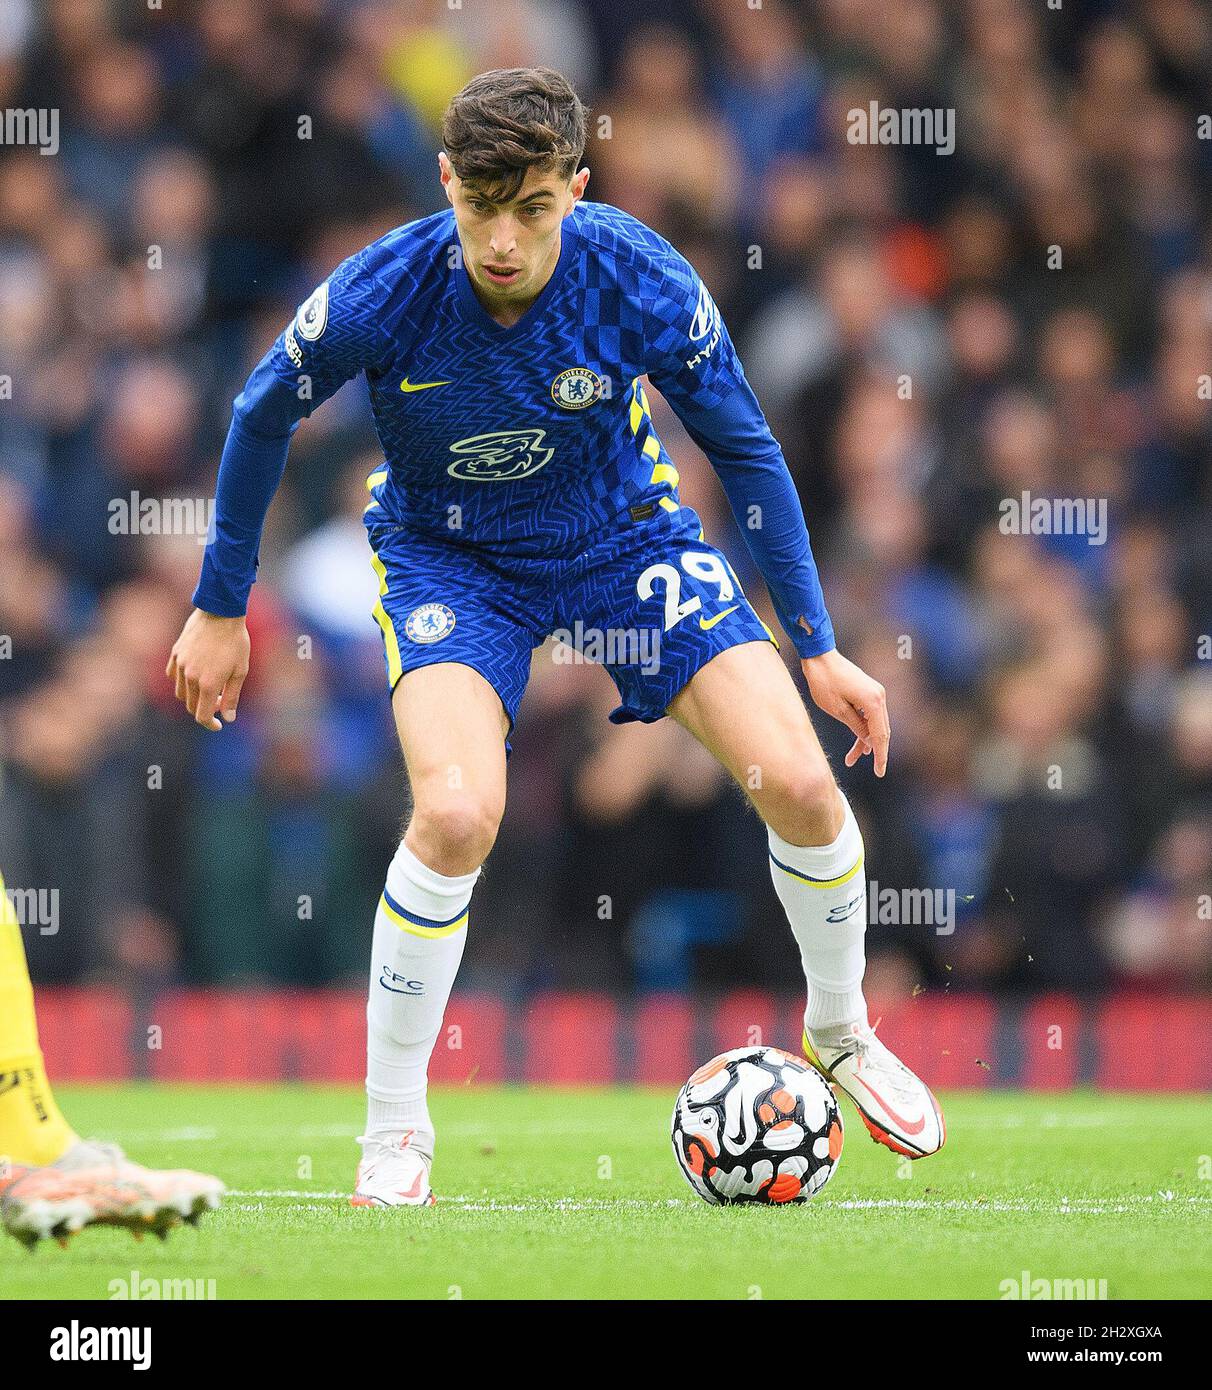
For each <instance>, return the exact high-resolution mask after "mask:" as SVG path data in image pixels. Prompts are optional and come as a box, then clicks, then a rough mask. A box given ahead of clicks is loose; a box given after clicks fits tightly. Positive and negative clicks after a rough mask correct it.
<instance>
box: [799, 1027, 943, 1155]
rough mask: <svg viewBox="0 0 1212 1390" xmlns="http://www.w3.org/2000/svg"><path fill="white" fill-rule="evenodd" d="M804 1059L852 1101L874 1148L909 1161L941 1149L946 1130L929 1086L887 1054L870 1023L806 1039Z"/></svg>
mask: <svg viewBox="0 0 1212 1390" xmlns="http://www.w3.org/2000/svg"><path fill="white" fill-rule="evenodd" d="M804 1055H805V1056H806V1057H807V1058H808V1060H809V1061H810V1062H811V1063H812V1065H813V1066H814V1067H815V1068H816V1069H817V1071H819V1072H820V1073H821V1075H822V1076H823V1077H824V1078H825V1080H826V1081H829V1082H831V1083H832V1084H833V1085H834V1086H836V1087H837V1088H838V1089H839V1090H842V1091H845V1093H846V1094H847V1095H848V1096H849V1097H850V1099H851V1100H852V1101H853V1102H854V1104H855V1106H856V1107H857V1109H858V1112H859V1115H860V1117H861V1119H862V1121H863V1123H864V1124H865V1125H866V1126H867V1128H868V1130H869V1131H870V1133H871V1137H872V1139H874V1140H875V1141H876V1143H877V1144H884V1145H885V1146H886V1147H888V1148H890V1149H892V1150H893V1151H894V1152H895V1153H898V1154H904V1155H905V1156H906V1157H907V1158H925V1157H926V1156H927V1155H928V1154H932V1153H937V1152H938V1151H939V1149H941V1148H942V1147H943V1141H944V1140H945V1139H946V1137H947V1129H946V1126H945V1125H944V1123H943V1112H942V1110H941V1109H940V1108H939V1103H938V1101H937V1100H935V1098H934V1096H933V1095H932V1094H931V1091H930V1088H929V1086H927V1085H926V1083H925V1082H924V1081H921V1080H919V1079H918V1078H917V1077H916V1076H914V1074H913V1073H912V1072H911V1071H910V1070H909V1068H908V1067H907V1066H906V1065H905V1064H904V1062H902V1061H901V1060H900V1058H899V1057H897V1056H896V1055H895V1054H894V1053H892V1052H890V1051H889V1049H888V1048H886V1047H885V1046H884V1044H883V1043H882V1042H880V1040H879V1039H878V1038H877V1037H876V1036H875V1031H874V1029H872V1028H871V1027H870V1026H869V1025H868V1024H865V1023H864V1024H862V1025H861V1026H860V1025H856V1026H853V1027H848V1028H845V1029H843V1030H841V1031H840V1032H835V1031H834V1030H832V1029H829V1030H826V1031H825V1033H824V1036H822V1034H821V1033H820V1032H818V1034H817V1036H816V1037H814V1038H810V1037H809V1036H808V1032H807V1030H805V1032H804Z"/></svg>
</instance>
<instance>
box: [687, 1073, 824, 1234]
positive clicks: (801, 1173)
mask: <svg viewBox="0 0 1212 1390" xmlns="http://www.w3.org/2000/svg"><path fill="white" fill-rule="evenodd" d="M673 1152H674V1154H675V1156H676V1157H677V1161H678V1166H679V1167H680V1168H681V1170H682V1172H683V1173H684V1174H685V1175H686V1181H687V1182H688V1183H689V1184H690V1186H691V1187H693V1188H694V1190H695V1191H696V1192H697V1193H698V1195H699V1196H700V1197H702V1199H703V1200H704V1201H705V1202H711V1203H713V1204H715V1205H717V1206H727V1205H730V1204H732V1203H737V1202H765V1203H770V1204H783V1203H787V1202H806V1201H808V1200H809V1199H810V1198H812V1197H815V1196H816V1194H817V1193H818V1192H819V1191H820V1190H821V1188H823V1187H824V1186H825V1184H826V1183H827V1182H828V1181H829V1179H830V1177H831V1176H832V1174H833V1170H834V1169H835V1168H836V1167H837V1162H838V1159H839V1158H840V1157H841V1153H842V1117H841V1115H840V1114H839V1112H838V1107H837V1100H836V1098H835V1097H834V1094H833V1091H832V1090H831V1089H830V1088H829V1085H828V1084H827V1083H826V1081H825V1079H824V1078H823V1077H822V1076H821V1075H820V1073H819V1072H817V1071H816V1070H815V1069H814V1068H812V1067H811V1066H809V1065H808V1063H807V1062H805V1061H804V1060H803V1059H802V1058H799V1057H795V1056H793V1055H792V1054H791V1053H790V1052H784V1051H783V1050H782V1049H781V1048H777V1047H737V1048H734V1049H733V1050H732V1051H731V1052H722V1053H721V1054H720V1055H719V1056H718V1057H713V1058H712V1059H711V1061H710V1062H708V1063H707V1064H706V1065H705V1066H702V1067H700V1068H699V1069H698V1071H696V1072H695V1073H694V1075H693V1076H692V1077H691V1078H690V1080H689V1081H687V1082H686V1084H685V1086H683V1087H682V1089H681V1091H680V1092H679V1093H678V1098H677V1102H676V1104H675V1105H674V1107H673Z"/></svg>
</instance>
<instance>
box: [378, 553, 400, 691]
mask: <svg viewBox="0 0 1212 1390" xmlns="http://www.w3.org/2000/svg"><path fill="white" fill-rule="evenodd" d="M370 563H371V568H372V569H373V570H374V572H375V573H376V574H377V575H378V576H379V601H378V603H376V604H375V606H374V620H375V622H376V623H378V625H379V627H380V628H381V629H382V631H383V645H384V646H385V647H386V648H387V683H388V685H389V686H391V688H392V689H393V690H394V689H395V688H396V681H398V680H399V679H400V677H401V676H402V675H403V674H404V667H403V664H402V663H401V661H400V643H399V639H398V638H397V637H396V630H395V627H394V625H393V624H392V621H391V615H390V614H389V613H388V611H387V609H386V608H384V607H383V600H384V599H385V598H386V597H387V571H386V570H385V569H384V568H383V561H382V560H380V559H379V553H378V551H377V550H372V551H371V552H370Z"/></svg>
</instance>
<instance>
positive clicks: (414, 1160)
mask: <svg viewBox="0 0 1212 1390" xmlns="http://www.w3.org/2000/svg"><path fill="white" fill-rule="evenodd" d="M415 1138H416V1130H412V1129H406V1130H405V1131H404V1133H403V1134H400V1135H393V1136H391V1137H390V1138H383V1139H374V1138H370V1137H368V1136H366V1135H363V1136H362V1137H361V1138H360V1139H359V1140H358V1142H359V1143H360V1144H361V1145H362V1162H361V1163H359V1164H358V1176H357V1178H356V1180H355V1182H354V1194H353V1196H352V1197H351V1198H350V1199H349V1200H350V1203H351V1204H352V1205H353V1206H355V1207H432V1206H433V1204H434V1196H433V1192H432V1191H431V1190H430V1187H429V1165H430V1163H431V1162H432V1161H433V1160H432V1158H431V1156H430V1155H429V1154H425V1153H422V1152H421V1151H420V1149H418V1148H417V1147H416V1144H415V1143H414V1142H413V1141H414V1139H415Z"/></svg>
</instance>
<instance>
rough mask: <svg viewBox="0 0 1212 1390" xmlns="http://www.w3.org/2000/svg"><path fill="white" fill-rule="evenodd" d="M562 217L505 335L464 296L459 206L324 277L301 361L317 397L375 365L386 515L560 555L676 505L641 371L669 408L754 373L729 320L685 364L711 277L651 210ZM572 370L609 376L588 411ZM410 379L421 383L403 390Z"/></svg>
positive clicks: (672, 476)
mask: <svg viewBox="0 0 1212 1390" xmlns="http://www.w3.org/2000/svg"><path fill="white" fill-rule="evenodd" d="M564 226H565V232H564V235H565V236H567V237H569V238H570V239H571V250H570V252H569V254H568V256H567V259H566V261H564V262H563V263H562V269H561V272H560V278H559V279H558V280H557V282H556V284H555V286H554V287H553V290H552V293H551V296H550V298H549V299H547V300H545V301H544V302H543V304H542V305H540V306H538V308H537V309H536V311H535V312H534V313H533V314H532V315H529V316H527V317H524V318H523V319H522V320H521V321H520V322H519V324H517V325H516V326H515V328H514V329H512V330H509V331H507V332H503V331H502V330H500V329H499V328H496V327H495V326H494V325H492V324H491V323H490V322H489V321H488V320H487V318H486V316H485V315H483V314H482V313H481V314H479V315H477V313H476V312H475V307H476V306H474V304H473V306H472V308H471V309H469V307H468V305H467V304H466V303H465V302H464V301H463V298H462V296H461V295H460V293H459V286H460V281H461V278H462V277H465V276H466V271H465V270H464V268H463V266H462V263H461V259H460V257H459V255H458V254H457V252H458V238H457V232H456V228H455V223H454V215H453V213H452V212H449V211H448V212H444V213H438V214H435V215H434V216H433V217H428V218H424V219H422V220H420V221H418V222H415V223H410V224H408V225H407V226H405V227H401V228H398V229H396V230H395V231H393V232H391V233H389V234H388V235H387V236H386V237H383V238H382V239H381V240H380V241H378V242H375V243H374V244H373V245H371V246H369V247H367V248H366V249H365V250H364V251H361V252H359V253H358V254H357V255H356V256H353V257H351V258H350V259H349V260H348V261H346V262H344V263H343V264H342V265H341V266H340V267H338V269H337V270H336V271H335V272H334V273H333V275H332V276H331V277H330V280H329V311H328V322H327V325H326V327H325V329H324V332H323V333H322V334H321V335H320V337H319V338H317V339H316V340H315V341H314V342H302V341H300V342H298V343H297V347H298V348H301V350H302V356H303V367H302V369H301V370H302V373H303V374H305V375H308V376H309V378H310V381H311V389H312V393H313V396H314V400H315V402H316V403H318V402H319V401H320V400H322V399H324V398H325V397H326V396H327V395H330V394H331V393H332V391H333V390H335V389H336V388H337V386H339V385H340V384H341V382H343V381H345V380H347V379H348V378H349V377H350V376H351V375H353V374H354V373H355V372H356V370H357V369H358V368H359V366H365V367H366V369H367V378H368V383H369V391H370V402H371V408H372V411H373V415H374V421H375V428H376V430H377V432H378V436H379V441H380V444H381V445H382V448H383V453H384V456H385V459H386V470H387V478H386V480H385V481H384V482H383V484H382V485H381V486H379V487H377V488H376V490H375V501H376V502H377V503H378V507H377V508H376V509H375V510H374V512H373V515H374V517H375V518H376V519H380V518H381V519H384V520H388V521H407V522H408V524H409V525H410V526H412V527H414V528H416V529H417V530H420V531H422V532H425V533H426V534H429V535H432V536H434V537H435V538H443V539H447V540H454V541H458V542H461V543H462V544H464V545H471V546H475V547H477V548H480V549H482V550H484V551H485V552H488V553H493V552H497V551H499V552H501V553H503V554H509V555H522V556H525V555H532V556H535V557H553V558H554V557H557V556H561V555H563V556H567V555H569V554H572V553H574V552H575V551H576V550H577V549H579V548H580V547H581V546H583V545H584V544H585V543H586V542H587V541H588V540H589V539H590V538H592V537H595V536H597V535H600V534H602V533H604V532H606V531H609V530H611V529H615V528H617V527H618V526H619V525H621V524H622V521H621V519H623V518H627V513H628V509H629V508H632V507H635V506H637V505H640V504H642V503H645V502H649V501H652V502H659V503H660V505H661V506H662V507H664V508H665V509H667V510H668V509H670V508H676V507H677V505H678V503H677V497H676V488H677V472H676V469H675V468H674V466H673V463H672V460H671V459H670V458H669V456H668V453H667V452H666V451H665V450H664V449H663V448H662V446H661V442H660V440H659V438H658V437H657V435H656V432H655V430H654V429H653V425H652V414H651V409H650V407H649V403H648V398H647V396H646V394H645V392H644V388H643V385H642V383H641V382H640V380H639V378H641V377H643V376H645V375H646V374H647V375H649V376H650V377H651V379H652V380H653V382H654V384H656V385H657V386H658V387H659V388H660V389H661V391H662V393H663V394H664V395H666V396H667V397H669V398H670V399H671V402H672V403H673V404H675V405H676V403H677V399H678V396H679V395H684V396H686V397H687V398H692V399H696V400H703V401H705V402H707V403H711V404H713V403H715V401H717V400H718V399H721V398H722V396H723V395H724V394H725V393H726V392H727V391H729V390H732V389H733V388H734V386H735V384H736V382H737V381H738V380H743V377H742V376H741V371H740V366H739V363H738V362H737V361H736V358H735V353H734V352H733V351H732V345H731V343H730V342H729V341H728V339H727V334H726V332H725V331H724V330H723V329H722V326H721V337H720V341H719V343H718V344H717V346H716V347H715V348H714V349H713V350H712V352H711V353H709V354H707V355H706V356H705V357H704V358H703V360H702V361H701V362H700V363H699V364H698V366H697V367H696V368H694V369H693V370H691V369H689V368H688V367H687V366H686V361H687V358H688V355H690V354H693V353H696V352H698V351H699V349H700V347H701V344H696V343H694V342H693V341H692V340H691V339H690V337H689V333H690V329H691V324H692V322H694V321H695V314H696V310H697V309H698V308H699V305H700V293H701V286H700V282H699V280H698V277H697V275H696V274H695V272H694V270H693V268H692V267H691V266H690V265H689V263H688V262H686V261H685V260H684V258H683V257H681V256H679V255H678V253H677V252H676V251H674V249H673V248H672V247H671V246H669V244H668V242H666V241H664V240H663V238H661V237H659V236H658V235H657V234H656V233H655V232H652V231H651V230H650V229H649V228H647V227H645V226H644V225H643V223H641V222H639V221H638V220H637V219H635V218H633V217H631V216H629V215H628V214H626V213H623V212H621V211H620V210H618V209H617V208H611V207H608V206H606V205H604V204H582V205H580V206H579V207H578V208H577V209H576V211H575V212H574V213H573V214H572V216H571V217H570V218H569V219H567V221H566V222H565V224H564ZM700 317H701V316H700ZM285 337H286V335H283V337H282V338H279V340H278V343H277V344H276V345H275V348H274V350H273V352H272V354H271V358H272V367H273V371H274V373H275V375H277V376H279V378H280V379H281V380H282V381H283V382H289V383H291V385H292V389H293V386H294V384H295V383H296V382H297V380H298V378H299V376H300V368H299V367H298V366H297V365H296V364H295V363H294V362H292V361H291V360H290V357H289V354H288V352H287V351H286V346H285ZM569 368H583V369H586V370H588V371H591V372H593V373H594V374H595V375H596V376H597V377H598V378H599V379H600V381H601V382H602V393H601V396H600V398H599V399H598V400H596V401H595V402H594V403H593V404H591V405H589V406H588V407H587V408H585V409H582V410H569V409H565V408H563V407H562V406H560V405H559V404H558V403H557V401H556V400H555V399H554V398H553V395H552V387H553V383H554V382H555V379H556V378H557V376H558V375H559V374H560V373H561V372H562V371H565V370H567V369H569ZM405 378H407V379H408V381H409V382H410V384H411V385H413V386H416V385H418V384H422V385H425V389H423V390H410V391H407V392H405V391H403V390H401V383H402V382H403V381H404V380H405ZM427 383H446V384H442V385H436V384H435V385H432V386H430V385H427ZM628 522H629V518H628Z"/></svg>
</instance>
